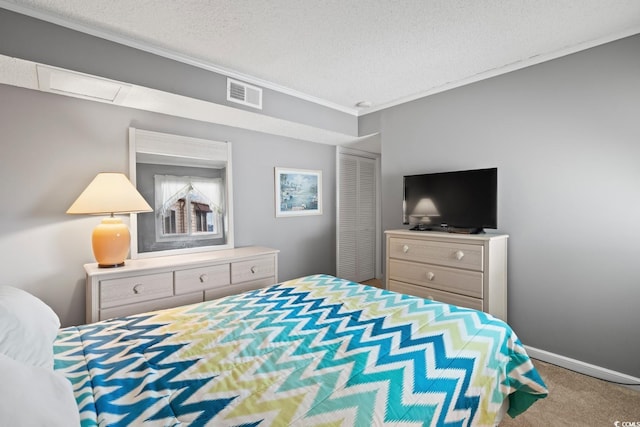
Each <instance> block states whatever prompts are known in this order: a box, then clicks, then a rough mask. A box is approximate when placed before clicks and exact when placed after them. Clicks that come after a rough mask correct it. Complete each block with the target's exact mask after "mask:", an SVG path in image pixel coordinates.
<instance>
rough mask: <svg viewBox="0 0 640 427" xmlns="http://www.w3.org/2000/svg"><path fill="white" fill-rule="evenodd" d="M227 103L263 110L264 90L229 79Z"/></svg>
mask: <svg viewBox="0 0 640 427" xmlns="http://www.w3.org/2000/svg"><path fill="white" fill-rule="evenodd" d="M227 101H231V102H237V103H238V104H242V105H247V106H249V107H253V108H259V109H260V110H262V89H261V88H259V87H256V86H251V85H249V84H246V83H243V82H239V81H238V80H233V79H227Z"/></svg>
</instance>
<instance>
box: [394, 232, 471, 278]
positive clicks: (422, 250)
mask: <svg viewBox="0 0 640 427" xmlns="http://www.w3.org/2000/svg"><path fill="white" fill-rule="evenodd" d="M389 252H390V253H389V257H391V258H396V259H402V260H407V261H419V262H426V263H431V264H438V265H446V266H449V267H456V268H466V269H469V270H477V271H482V270H483V255H484V254H483V247H482V246H481V245H469V244H465V243H447V242H436V241H425V240H417V239H404V238H397V237H392V238H390V239H389Z"/></svg>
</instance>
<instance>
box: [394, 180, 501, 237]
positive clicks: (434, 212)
mask: <svg viewBox="0 0 640 427" xmlns="http://www.w3.org/2000/svg"><path fill="white" fill-rule="evenodd" d="M497 193H498V168H489V169H474V170H464V171H454V172H440V173H428V174H421V175H406V176H404V200H403V205H402V206H403V212H402V215H403V221H402V222H403V223H404V224H408V225H410V226H411V229H412V230H438V231H449V232H461V233H480V232H482V231H483V230H484V229H485V228H498V194H497Z"/></svg>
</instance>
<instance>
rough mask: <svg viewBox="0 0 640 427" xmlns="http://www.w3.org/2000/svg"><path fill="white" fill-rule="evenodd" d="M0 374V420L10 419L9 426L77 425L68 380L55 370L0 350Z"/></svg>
mask: <svg viewBox="0 0 640 427" xmlns="http://www.w3.org/2000/svg"><path fill="white" fill-rule="evenodd" d="M0 378H2V380H1V381H0V422H2V423H4V422H7V425H9V421H10V425H11V426H13V427H36V426H42V427H44V426H46V427H75V426H79V425H80V413H79V411H78V405H77V404H76V399H75V397H74V395H73V387H72V386H71V382H69V380H68V379H66V378H65V377H63V376H62V375H60V374H58V373H57V372H54V371H52V370H49V369H46V368H41V367H39V366H31V365H27V364H24V363H21V362H18V361H16V360H13V359H11V358H10V357H7V356H4V355H2V354H0ZM3 425H4V424H3Z"/></svg>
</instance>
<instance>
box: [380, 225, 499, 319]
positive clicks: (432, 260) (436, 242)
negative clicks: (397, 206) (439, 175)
mask: <svg viewBox="0 0 640 427" xmlns="http://www.w3.org/2000/svg"><path fill="white" fill-rule="evenodd" d="M385 235H386V275H385V277H386V287H387V289H389V290H391V291H395V292H399V293H403V294H409V295H414V296H418V297H421V298H428V299H432V300H435V301H440V302H444V303H447V304H454V305H458V306H461V307H468V308H473V309H476V310H481V311H485V312H487V313H490V314H492V315H493V316H495V317H497V318H499V319H502V320H504V321H506V320H507V240H508V237H509V236H508V235H506V234H490V233H486V234H454V233H444V232H435V231H434V232H432V231H410V230H388V231H385Z"/></svg>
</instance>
